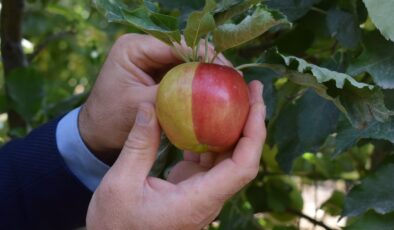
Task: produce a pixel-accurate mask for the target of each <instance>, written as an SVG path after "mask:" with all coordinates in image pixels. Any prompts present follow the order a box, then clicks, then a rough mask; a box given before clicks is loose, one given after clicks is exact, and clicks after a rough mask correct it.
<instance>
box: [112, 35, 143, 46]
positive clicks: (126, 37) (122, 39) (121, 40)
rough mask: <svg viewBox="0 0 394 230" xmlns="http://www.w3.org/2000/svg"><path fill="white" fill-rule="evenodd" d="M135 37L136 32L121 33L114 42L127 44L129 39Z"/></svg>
mask: <svg viewBox="0 0 394 230" xmlns="http://www.w3.org/2000/svg"><path fill="white" fill-rule="evenodd" d="M137 37H138V35H137V34H123V35H121V36H120V37H119V38H118V39H117V40H116V43H117V44H127V43H130V41H133V40H135V39H136V38H137Z"/></svg>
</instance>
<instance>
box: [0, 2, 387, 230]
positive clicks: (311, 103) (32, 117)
mask: <svg viewBox="0 0 394 230" xmlns="http://www.w3.org/2000/svg"><path fill="white" fill-rule="evenodd" d="M393 10H394V2H393V1H376V0H270V1H259V0H246V1H241V0H207V1H206V2H205V4H204V2H203V1H197V0H182V1H181V0H168V1H163V0H149V1H148V0H128V1H126V0H124V1H121V0H94V1H93V2H91V1H88V0H84V1H77V0H53V1H47V0H30V1H28V3H27V6H26V9H25V13H24V14H25V16H24V21H23V25H22V26H23V37H24V40H23V43H22V44H23V48H24V53H25V54H26V55H27V57H28V60H29V66H28V68H24V69H15V70H14V71H12V72H11V73H10V74H9V76H7V78H4V77H2V78H1V81H0V85H1V86H2V90H1V92H0V111H1V112H2V113H4V114H6V113H9V115H11V114H12V113H11V112H10V111H15V112H16V113H17V114H19V116H20V117H21V118H22V119H23V121H24V123H25V126H24V127H23V128H22V129H21V128H20V127H13V126H10V125H9V124H7V120H6V119H4V116H2V115H0V122H1V125H0V128H1V130H0V137H1V138H0V140H1V141H2V142H5V141H7V140H9V139H11V138H12V137H15V136H22V135H25V134H26V133H27V132H29V131H30V130H31V129H32V128H34V127H37V126H39V125H40V124H42V123H44V122H46V121H48V120H50V119H53V118H55V117H57V116H60V115H62V114H64V113H66V112H67V111H69V110H71V109H72V108H75V107H76V106H78V105H80V104H81V103H82V102H83V101H84V99H85V98H86V96H87V92H88V91H89V89H90V88H91V86H92V84H93V82H94V79H95V77H96V76H97V74H98V71H99V69H100V66H101V64H102V63H103V61H104V58H105V55H106V54H107V53H108V51H109V48H110V46H111V45H112V44H113V43H114V41H115V40H116V38H117V37H118V36H119V35H121V34H124V33H128V32H135V33H148V34H151V35H152V36H155V37H157V38H158V39H160V40H162V41H163V42H165V43H167V44H168V45H174V46H175V44H177V43H179V42H180V41H181V35H182V34H183V35H184V38H185V41H186V44H187V45H189V46H190V47H191V48H192V50H193V52H191V53H181V55H182V56H183V58H184V59H185V61H191V60H204V61H210V60H207V59H206V58H202V57H198V56H197V52H196V50H197V48H198V47H199V46H201V45H204V44H203V43H205V41H204V40H206V41H209V42H211V43H213V44H214V46H215V47H216V51H218V52H224V54H225V55H226V56H227V57H228V58H229V59H230V60H231V61H232V62H233V64H234V66H238V67H239V69H242V71H243V72H244V76H245V80H246V81H251V80H260V81H261V82H263V83H264V95H263V96H264V99H265V102H266V105H267V127H268V137H267V143H266V145H265V147H264V151H263V158H262V160H261V170H260V173H259V175H258V176H257V178H256V179H255V180H254V181H253V182H252V183H251V184H249V185H248V186H247V188H245V189H244V190H242V191H241V192H240V193H239V194H237V195H236V196H235V197H234V198H233V199H232V200H230V201H228V202H227V203H226V205H225V206H224V209H223V211H222V213H221V214H220V216H219V218H218V221H217V222H215V223H214V224H212V226H210V227H209V228H210V229H298V228H299V226H298V224H297V223H298V221H297V220H298V219H299V218H303V219H307V220H308V221H310V222H313V223H314V224H317V225H320V226H325V227H327V226H326V225H325V223H324V222H325V220H324V219H316V220H314V219H313V218H312V217H308V216H306V215H305V214H304V213H303V209H302V208H303V204H304V200H303V197H302V196H301V193H302V192H303V187H304V186H310V185H312V186H318V185H319V183H321V182H324V181H335V182H337V183H340V182H342V183H343V184H345V185H346V186H345V188H336V190H335V191H334V192H333V194H332V196H331V198H329V199H328V200H327V201H326V202H324V203H323V204H322V205H321V207H320V209H322V210H323V211H324V212H325V216H333V217H336V218H339V216H343V217H348V219H347V226H346V229H391V228H392V227H391V226H392V224H390V223H391V222H392V219H393V213H394V197H393V195H392V194H391V189H392V187H393V186H392V184H393V183H392V182H391V179H392V178H391V176H393V175H394V166H393V159H392V157H391V155H392V153H393V152H394V146H393V144H394V120H393V119H394V118H393V112H392V111H393V110H394V103H393V102H394V77H393V74H392V72H394V56H393V51H394V44H393V43H392V41H393V40H394V25H393V23H392V21H393V20H392V18H393V14H392V13H391V12H392V11H393ZM108 22H115V23H108ZM119 22H120V23H119ZM201 41H203V42H201ZM251 63H252V64H251ZM1 68H3V67H1ZM7 99H8V100H7ZM179 155H180V153H179V150H177V149H175V148H174V147H172V146H170V145H169V144H168V142H166V139H165V138H163V143H162V147H161V152H160V157H159V159H158V161H157V162H156V164H155V167H154V170H153V171H152V175H160V176H165V175H166V174H167V173H168V170H170V168H171V166H172V165H173V164H174V163H175V162H176V161H178V160H179V159H180V158H179ZM331 227H334V226H331Z"/></svg>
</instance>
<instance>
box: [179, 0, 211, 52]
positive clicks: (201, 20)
mask: <svg viewBox="0 0 394 230" xmlns="http://www.w3.org/2000/svg"><path fill="white" fill-rule="evenodd" d="M215 5H216V4H215V1H213V0H207V1H206V4H205V7H204V9H203V10H202V11H197V12H193V13H191V14H190V16H189V18H188V19H187V24H186V28H185V31H184V36H185V40H186V44H187V45H188V46H190V47H192V48H194V47H196V45H197V43H198V42H199V41H200V39H201V37H202V36H204V35H206V34H208V33H209V32H211V31H212V30H214V29H215V28H216V24H215V19H214V18H213V15H212V14H211V12H212V11H213V10H214V9H215Z"/></svg>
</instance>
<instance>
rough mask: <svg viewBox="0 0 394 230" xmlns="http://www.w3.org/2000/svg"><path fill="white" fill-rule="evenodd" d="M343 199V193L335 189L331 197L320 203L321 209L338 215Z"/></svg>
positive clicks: (332, 214)
mask: <svg viewBox="0 0 394 230" xmlns="http://www.w3.org/2000/svg"><path fill="white" fill-rule="evenodd" d="M344 200H345V194H344V193H343V192H340V191H337V190H335V191H334V192H333V193H332V194H331V197H330V198H329V199H328V200H326V201H325V202H324V203H323V204H322V205H321V209H323V210H324V211H325V212H326V213H328V214H330V215H331V216H339V215H341V212H342V209H343V204H344Z"/></svg>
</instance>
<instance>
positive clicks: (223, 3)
mask: <svg viewBox="0 0 394 230" xmlns="http://www.w3.org/2000/svg"><path fill="white" fill-rule="evenodd" d="M242 1H243V0H218V1H217V2H218V5H217V7H216V11H217V12H222V11H225V10H228V9H230V8H231V7H233V6H235V5H237V4H240V3H241V2H242Z"/></svg>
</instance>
